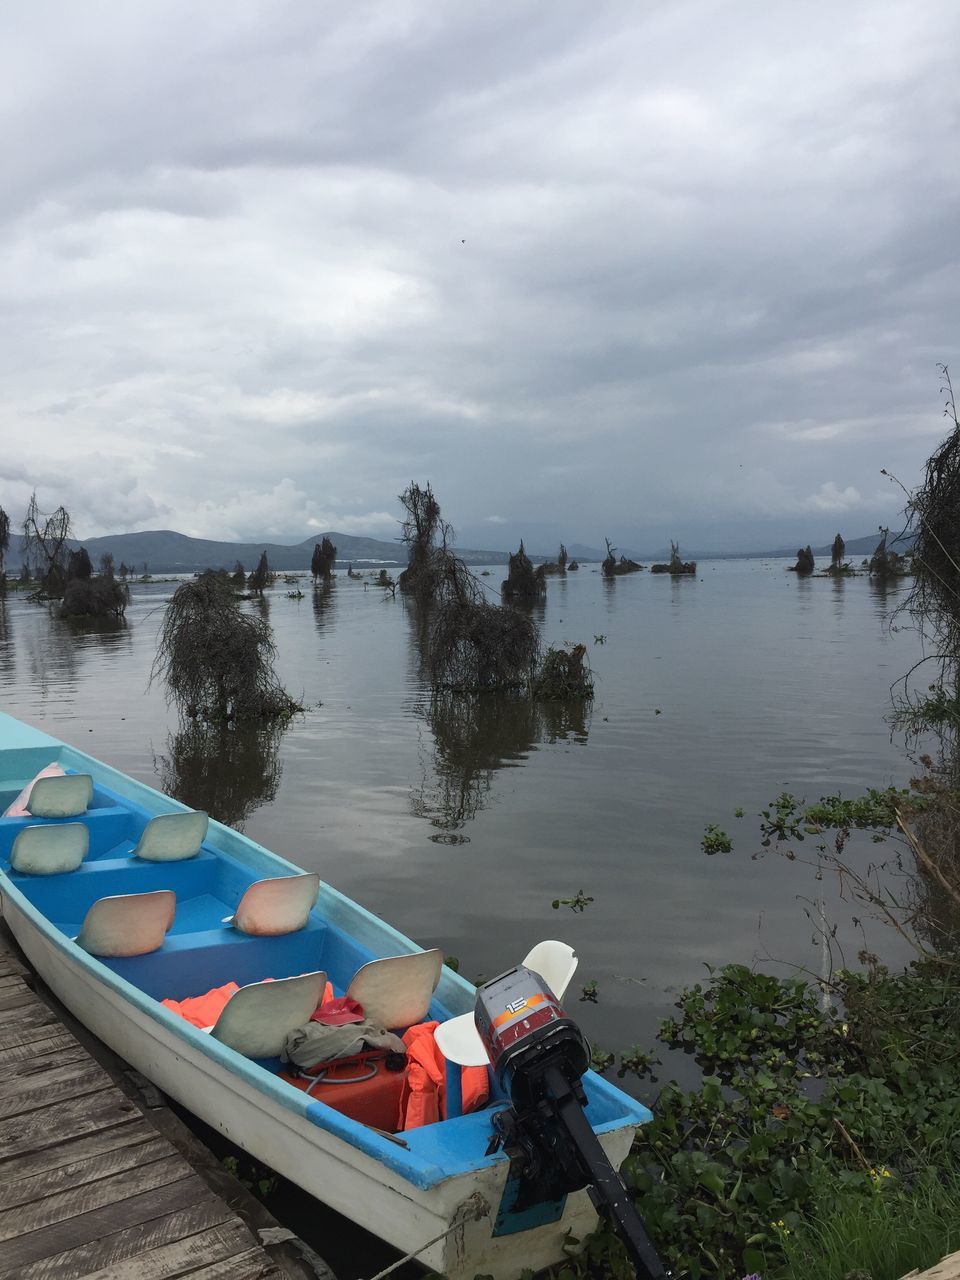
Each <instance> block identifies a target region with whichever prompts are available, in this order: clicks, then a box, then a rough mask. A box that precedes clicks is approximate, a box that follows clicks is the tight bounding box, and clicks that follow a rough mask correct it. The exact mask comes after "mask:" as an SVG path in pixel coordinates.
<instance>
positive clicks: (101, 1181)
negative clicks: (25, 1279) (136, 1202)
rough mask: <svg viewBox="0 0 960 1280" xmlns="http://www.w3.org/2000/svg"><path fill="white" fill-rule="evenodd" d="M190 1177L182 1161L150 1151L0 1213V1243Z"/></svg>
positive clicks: (161, 1152) (187, 1168)
mask: <svg viewBox="0 0 960 1280" xmlns="http://www.w3.org/2000/svg"><path fill="white" fill-rule="evenodd" d="M141 1150H142V1148H141ZM191 1176H192V1175H191V1170H190V1166H189V1165H188V1164H187V1163H186V1161H185V1160H183V1159H181V1157H180V1156H178V1155H171V1154H170V1153H169V1152H164V1151H163V1150H162V1149H161V1150H160V1151H159V1153H156V1152H155V1153H154V1154H153V1158H152V1159H147V1157H146V1156H145V1157H144V1160H143V1161H138V1162H136V1163H134V1164H133V1165H128V1166H127V1167H126V1168H125V1169H121V1170H119V1171H118V1172H116V1173H112V1174H107V1175H106V1176H105V1177H102V1178H97V1179H96V1180H94V1181H89V1180H88V1181H86V1182H82V1183H78V1184H77V1185H76V1186H71V1187H67V1188H66V1189H64V1190H59V1191H52V1192H51V1194H49V1195H44V1196H41V1197H40V1198H39V1199H36V1200H32V1201H28V1202H27V1203H26V1204H21V1205H17V1207H16V1208H13V1209H7V1210H5V1211H4V1212H0V1244H3V1243H4V1242H5V1241H7V1240H12V1239H13V1237H14V1236H24V1237H26V1236H29V1235H30V1234H31V1233H32V1232H36V1231H41V1230H43V1228H45V1227H50V1226H52V1225H53V1224H54V1223H56V1222H65V1221H66V1220H67V1219H68V1218H77V1217H82V1216H85V1215H88V1214H91V1213H93V1212H95V1211H96V1210H100V1209H104V1208H109V1207H111V1206H113V1207H114V1208H116V1207H117V1206H119V1205H120V1204H121V1202H122V1201H124V1200H129V1199H131V1198H133V1197H136V1196H138V1195H141V1194H143V1193H144V1192H148V1191H154V1190H155V1189H156V1188H157V1187H164V1186H167V1185H168V1184H169V1183H171V1182H178V1181H180V1180H181V1179H183V1178H189V1177H191Z"/></svg>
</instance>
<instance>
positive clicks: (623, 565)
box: [600, 538, 656, 578]
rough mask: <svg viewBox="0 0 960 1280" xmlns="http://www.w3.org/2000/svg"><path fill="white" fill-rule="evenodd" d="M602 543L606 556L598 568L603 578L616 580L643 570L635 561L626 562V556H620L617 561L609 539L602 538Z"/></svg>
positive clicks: (614, 548)
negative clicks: (604, 546)
mask: <svg viewBox="0 0 960 1280" xmlns="http://www.w3.org/2000/svg"><path fill="white" fill-rule="evenodd" d="M604 542H605V543H606V544H607V554H606V556H605V558H604V561H603V564H602V565H601V566H600V567H601V569H602V570H603V576H604V577H605V578H617V577H619V576H620V575H621V574H624V573H639V572H640V570H641V569H642V568H643V565H642V564H638V563H637V562H636V560H628V559H627V557H626V556H621V557H620V559H619V560H618V559H617V556H616V550H617V548H616V547H614V546H612V545H611V543H610V539H609V538H604ZM654 567H656V566H654Z"/></svg>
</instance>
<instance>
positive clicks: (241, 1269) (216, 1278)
mask: <svg viewBox="0 0 960 1280" xmlns="http://www.w3.org/2000/svg"><path fill="white" fill-rule="evenodd" d="M265 1259H266V1260H265ZM186 1274H187V1275H189V1276H190V1277H191V1280H274V1277H279V1276H280V1275H281V1272H280V1269H279V1268H278V1267H277V1266H276V1265H275V1264H274V1263H273V1262H271V1261H270V1259H269V1257H267V1256H266V1255H265V1254H264V1252H263V1250H262V1249H259V1248H256V1247H255V1248H252V1249H251V1250H250V1251H249V1253H240V1254H237V1255H236V1256H235V1257H233V1258H227V1259H226V1260H225V1261H223V1262H214V1263H212V1264H211V1265H210V1266H207V1267H201V1268H200V1269H199V1271H189V1272H187V1273H186Z"/></svg>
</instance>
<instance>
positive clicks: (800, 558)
mask: <svg viewBox="0 0 960 1280" xmlns="http://www.w3.org/2000/svg"><path fill="white" fill-rule="evenodd" d="M813 566H814V559H813V552H812V550H811V549H810V546H809V544H808V545H807V546H805V547H801V548H800V550H799V551H798V552H797V563H796V564H792V565H790V572H791V573H801V574H806V573H813Z"/></svg>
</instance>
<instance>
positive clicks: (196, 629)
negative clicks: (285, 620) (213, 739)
mask: <svg viewBox="0 0 960 1280" xmlns="http://www.w3.org/2000/svg"><path fill="white" fill-rule="evenodd" d="M264 558H265V557H264ZM275 656H276V646H275V644H274V640H273V630H272V628H271V626H270V624H269V622H267V621H266V619H264V618H256V617H251V616H250V615H249V614H247V613H243V612H242V611H241V608H240V603H239V602H238V601H237V598H236V596H235V594H234V592H233V589H232V587H231V584H230V582H229V579H228V578H227V575H226V574H224V575H223V576H222V577H221V576H220V575H218V574H215V573H211V572H209V571H208V572H206V573H202V574H201V575H200V577H199V578H196V579H194V581H192V582H185V583H184V584H183V585H182V586H180V587H178V588H177V590H176V591H175V592H174V595H173V599H172V600H171V601H170V604H169V605H168V606H167V611H166V613H165V614H164V618H163V623H162V624H161V627H160V634H159V637H158V640H157V656H156V658H155V659H154V664H153V671H152V675H151V679H156V678H162V679H163V680H164V681H165V682H166V685H167V689H168V691H169V695H170V697H172V698H173V699H174V700H175V701H176V702H177V703H178V704H179V706H180V707H181V709H182V710H183V711H185V712H186V714H187V715H189V716H191V717H197V718H199V719H202V720H208V721H211V722H214V723H218V724H220V723H227V722H230V721H244V720H257V719H262V720H269V719H273V718H277V717H281V718H286V717H289V716H290V715H292V714H293V713H294V712H295V711H298V710H300V709H301V707H300V704H299V703H297V702H296V701H295V700H294V699H293V698H291V697H290V695H289V694H288V693H287V692H286V690H285V689H284V688H283V687H282V686H281V684H280V681H279V679H278V677H277V674H276V672H275V670H274V658H275Z"/></svg>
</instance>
